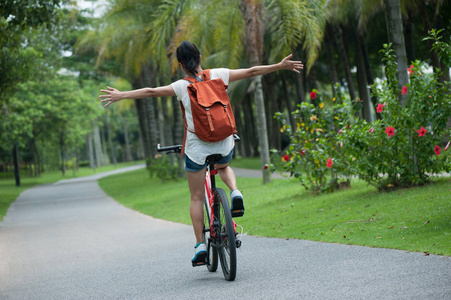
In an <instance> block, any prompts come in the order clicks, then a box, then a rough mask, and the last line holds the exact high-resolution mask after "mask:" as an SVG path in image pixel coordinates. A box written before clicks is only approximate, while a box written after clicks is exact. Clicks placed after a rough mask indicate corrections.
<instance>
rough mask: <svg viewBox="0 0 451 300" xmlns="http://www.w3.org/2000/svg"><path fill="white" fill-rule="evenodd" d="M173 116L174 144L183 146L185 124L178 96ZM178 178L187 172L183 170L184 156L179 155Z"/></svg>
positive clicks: (173, 107) (173, 104) (174, 104)
mask: <svg viewBox="0 0 451 300" xmlns="http://www.w3.org/2000/svg"><path fill="white" fill-rule="evenodd" d="M172 116H173V118H174V123H173V128H174V129H173V132H172V135H173V137H174V143H175V144H177V145H181V144H182V143H183V134H184V124H183V119H182V113H181V111H180V101H179V100H178V99H177V97H176V96H173V97H172ZM177 164H178V169H177V176H178V177H183V176H184V175H185V170H184V168H183V165H184V161H183V156H181V155H177Z"/></svg>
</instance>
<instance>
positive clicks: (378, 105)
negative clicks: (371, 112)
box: [376, 103, 385, 113]
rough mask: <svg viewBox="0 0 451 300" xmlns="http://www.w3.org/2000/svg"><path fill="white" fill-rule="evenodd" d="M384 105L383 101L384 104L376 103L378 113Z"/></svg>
mask: <svg viewBox="0 0 451 300" xmlns="http://www.w3.org/2000/svg"><path fill="white" fill-rule="evenodd" d="M384 106H385V103H384V104H382V103H379V104H377V108H376V111H377V112H378V113H381V112H382V110H383V109H384Z"/></svg>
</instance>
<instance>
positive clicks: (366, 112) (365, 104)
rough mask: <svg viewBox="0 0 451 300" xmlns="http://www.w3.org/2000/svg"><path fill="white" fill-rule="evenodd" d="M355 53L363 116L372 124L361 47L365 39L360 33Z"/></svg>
mask: <svg viewBox="0 0 451 300" xmlns="http://www.w3.org/2000/svg"><path fill="white" fill-rule="evenodd" d="M353 33H354V35H355V51H356V53H357V58H356V59H357V83H358V89H359V96H360V101H362V115H363V118H364V119H365V120H366V121H367V122H368V123H370V122H371V121H372V119H373V118H372V116H371V107H370V106H371V104H370V92H369V90H368V79H367V77H366V74H367V72H366V70H365V62H364V57H363V51H362V47H361V43H362V39H363V37H362V36H361V35H360V34H359V32H355V31H354V30H353Z"/></svg>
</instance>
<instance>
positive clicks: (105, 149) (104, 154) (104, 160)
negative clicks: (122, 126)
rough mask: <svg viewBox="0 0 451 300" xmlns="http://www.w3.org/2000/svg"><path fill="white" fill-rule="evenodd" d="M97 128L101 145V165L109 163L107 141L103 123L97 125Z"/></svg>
mask: <svg viewBox="0 0 451 300" xmlns="http://www.w3.org/2000/svg"><path fill="white" fill-rule="evenodd" d="M107 123H108V121H107ZM106 125H107V124H106ZM99 130H100V141H101V145H102V165H108V164H109V163H110V156H109V154H108V147H107V142H106V140H105V125H103V126H101V127H100V126H99Z"/></svg>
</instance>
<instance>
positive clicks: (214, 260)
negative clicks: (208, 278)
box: [204, 200, 218, 272]
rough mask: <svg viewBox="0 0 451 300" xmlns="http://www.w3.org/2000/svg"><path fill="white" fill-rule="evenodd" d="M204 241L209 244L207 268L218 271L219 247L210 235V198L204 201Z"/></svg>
mask: <svg viewBox="0 0 451 300" xmlns="http://www.w3.org/2000/svg"><path fill="white" fill-rule="evenodd" d="M204 204H205V209H204V242H205V245H207V252H208V256H207V269H208V271H210V272H216V270H217V269H218V248H216V247H213V245H212V243H213V241H212V240H211V238H210V236H211V234H210V231H209V229H210V224H211V213H210V206H209V205H208V200H206V201H204Z"/></svg>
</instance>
